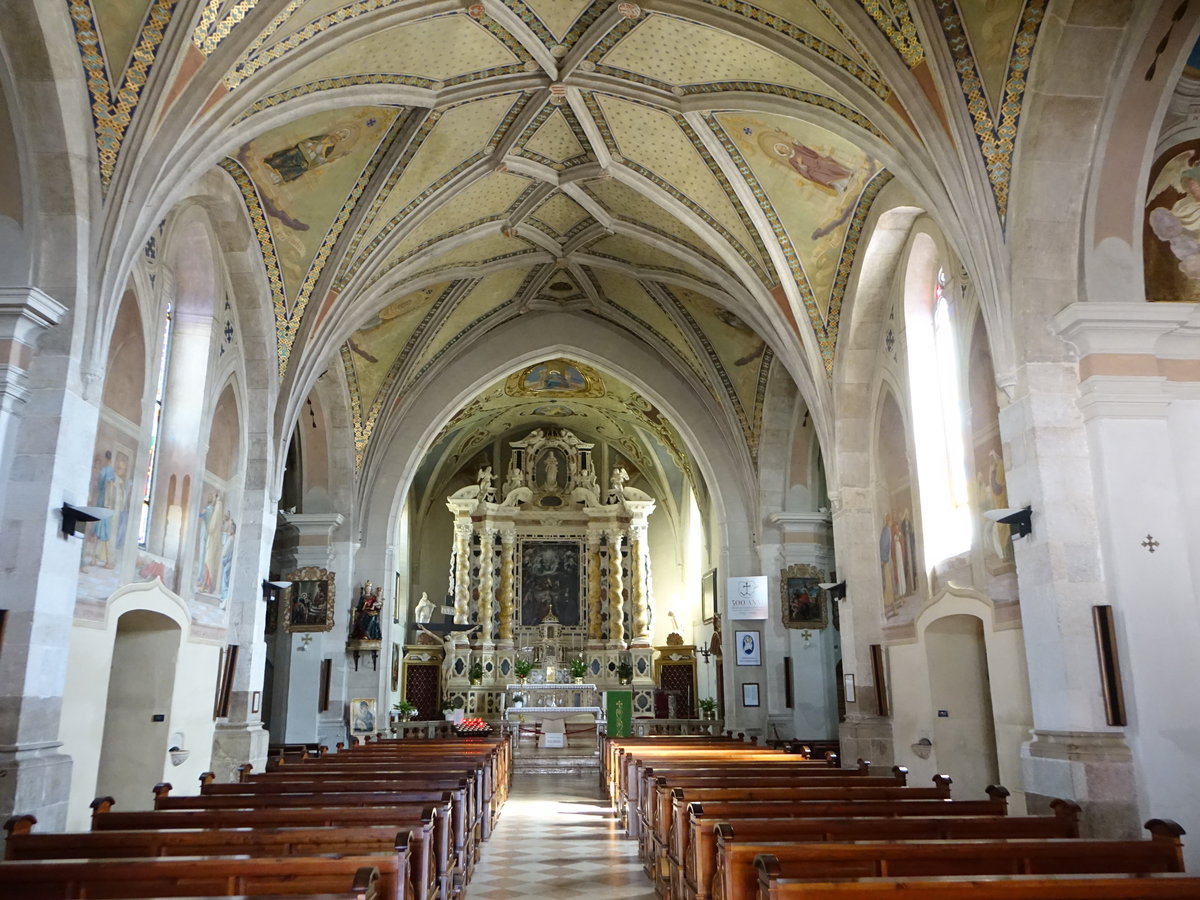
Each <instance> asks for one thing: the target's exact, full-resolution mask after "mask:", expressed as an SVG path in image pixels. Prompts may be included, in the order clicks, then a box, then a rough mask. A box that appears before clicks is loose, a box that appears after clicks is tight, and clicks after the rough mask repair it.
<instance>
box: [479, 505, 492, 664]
mask: <svg viewBox="0 0 1200 900" xmlns="http://www.w3.org/2000/svg"><path fill="white" fill-rule="evenodd" d="M495 536H496V533H495V531H493V529H492V527H491V526H490V525H485V526H484V527H483V528H482V530H481V531H480V533H479V624H480V625H482V626H483V627H482V628H481V629H480V631H479V639H480V640H481V641H482V642H483V644H484V646H491V645H492V643H493V633H492V610H493V602H492V591H493V590H494V589H495V579H494V578H493V577H492V568H493V566H494V565H495V563H496V560H495V556H496V551H495V543H494V540H495ZM485 668H486V665H485Z"/></svg>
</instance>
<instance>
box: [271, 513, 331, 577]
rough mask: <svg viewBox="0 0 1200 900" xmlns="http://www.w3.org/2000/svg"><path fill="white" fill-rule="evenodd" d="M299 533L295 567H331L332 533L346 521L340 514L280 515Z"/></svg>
mask: <svg viewBox="0 0 1200 900" xmlns="http://www.w3.org/2000/svg"><path fill="white" fill-rule="evenodd" d="M279 515H280V516H281V517H282V518H283V521H284V522H285V523H286V524H287V525H289V526H291V527H292V528H295V529H296V530H297V531H298V532H299V540H298V542H297V543H298V546H297V548H296V566H297V567H299V568H303V567H304V566H323V567H325V568H329V567H330V566H331V565H333V540H332V539H333V532H334V530H335V529H337V528H338V526H340V525H341V524H342V522H344V521H345V520H346V517H345V516H343V515H342V514H341V513H280V514H279Z"/></svg>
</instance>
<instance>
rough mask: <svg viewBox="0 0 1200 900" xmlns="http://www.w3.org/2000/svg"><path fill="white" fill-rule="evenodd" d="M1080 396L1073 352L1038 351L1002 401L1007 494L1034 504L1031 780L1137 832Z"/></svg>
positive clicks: (1027, 621)
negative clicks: (1108, 705) (1110, 663)
mask: <svg viewBox="0 0 1200 900" xmlns="http://www.w3.org/2000/svg"><path fill="white" fill-rule="evenodd" d="M1139 305H1145V304H1139ZM1078 400H1079V381H1078V374H1077V369H1076V365H1075V364H1074V362H1071V361H1063V362H1033V363H1026V364H1025V365H1024V366H1023V367H1022V369H1021V370H1020V371H1019V372H1018V381H1017V390H1016V396H1015V398H1014V399H1013V401H1012V403H1010V404H1009V405H1008V406H1007V407H1005V408H1003V409H1001V411H1000V433H1001V436H1002V438H1003V440H1004V445H1005V449H1006V458H1005V464H1006V465H1007V466H1008V496H1009V500H1010V502H1011V504H1012V505H1013V506H1014V507H1017V506H1025V505H1030V506H1032V508H1033V533H1032V534H1030V535H1029V536H1028V537H1026V538H1024V539H1022V540H1020V541H1017V542H1015V543H1014V545H1013V549H1014V552H1015V555H1016V562H1017V580H1018V586H1019V590H1020V596H1021V621H1022V626H1023V634H1024V638H1025V655H1026V658H1027V659H1028V663H1029V687H1030V696H1031V700H1032V706H1033V722H1034V732H1033V739H1032V740H1031V741H1029V743H1027V744H1026V745H1024V747H1023V748H1022V772H1023V775H1024V782H1025V783H1024V785H1023V787H1024V789H1025V792H1026V801H1027V806H1028V810H1029V812H1030V813H1041V812H1044V811H1045V810H1046V809H1047V808H1048V804H1049V801H1050V799H1051V798H1054V797H1064V798H1066V799H1070V800H1074V801H1076V802H1078V803H1079V804H1080V805H1081V806H1082V807H1083V808H1084V830H1085V832H1086V833H1090V834H1106V835H1111V836H1116V835H1125V836H1133V835H1134V834H1135V833H1136V832H1137V830H1138V827H1137V826H1138V823H1139V822H1140V818H1141V817H1139V814H1138V810H1137V804H1136V797H1135V793H1134V778H1133V767H1132V762H1131V758H1130V752H1129V747H1128V745H1127V744H1126V742H1125V738H1124V735H1123V734H1122V733H1121V732H1120V731H1119V730H1117V729H1110V728H1108V726H1107V724H1106V722H1105V719H1104V707H1103V703H1102V700H1101V688H1100V677H1099V666H1098V665H1097V661H1096V652H1095V637H1094V631H1093V627H1092V605H1093V604H1095V603H1105V602H1107V601H1108V600H1109V599H1111V592H1110V588H1109V585H1108V584H1107V583H1106V579H1105V573H1104V566H1103V559H1102V555H1101V542H1102V532H1101V529H1100V523H1099V518H1098V517H1099V511H1098V509H1097V506H1096V487H1095V483H1094V476H1095V472H1094V471H1093V456H1092V453H1091V452H1090V450H1089V447H1088V434H1087V429H1086V427H1085V425H1084V420H1083V416H1082V414H1081V412H1080V409H1079V405H1078ZM1096 461H1097V462H1099V459H1097V460H1096Z"/></svg>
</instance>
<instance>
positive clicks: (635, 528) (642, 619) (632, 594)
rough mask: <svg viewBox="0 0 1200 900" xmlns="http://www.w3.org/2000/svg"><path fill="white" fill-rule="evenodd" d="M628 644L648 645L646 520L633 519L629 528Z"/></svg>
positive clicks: (635, 645)
mask: <svg viewBox="0 0 1200 900" xmlns="http://www.w3.org/2000/svg"><path fill="white" fill-rule="evenodd" d="M629 601H630V603H631V605H632V616H631V617H630V622H629V625H630V628H631V629H632V631H633V634H632V635H630V645H631V646H633V647H649V646H650V609H649V603H650V599H649V597H647V595H646V521H645V519H640V520H635V521H634V522H633V524H632V525H631V526H630V528H629Z"/></svg>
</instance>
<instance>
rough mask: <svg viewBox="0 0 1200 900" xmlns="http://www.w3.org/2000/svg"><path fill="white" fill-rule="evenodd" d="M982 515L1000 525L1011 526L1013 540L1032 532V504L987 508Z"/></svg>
mask: <svg viewBox="0 0 1200 900" xmlns="http://www.w3.org/2000/svg"><path fill="white" fill-rule="evenodd" d="M983 515H984V517H985V518H987V519H991V520H992V521H993V522H999V523H1000V524H1001V525H1007V526H1008V527H1009V528H1011V529H1012V539H1013V540H1014V541H1016V540H1020V539H1021V538H1023V537H1025V535H1027V534H1032V533H1033V507H1032V506H1026V507H1024V508H1023V509H1016V508H1010V509H989V510H987V511H986V512H984V514H983Z"/></svg>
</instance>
